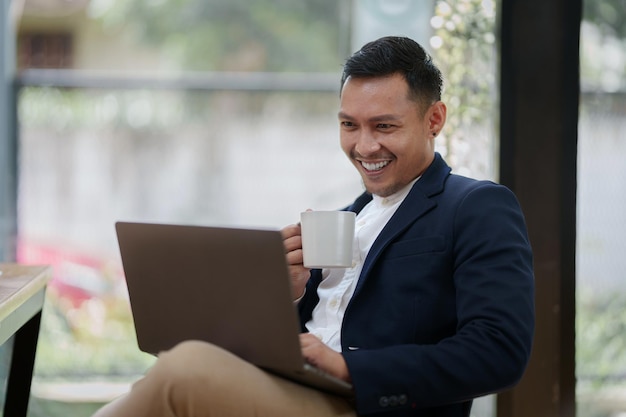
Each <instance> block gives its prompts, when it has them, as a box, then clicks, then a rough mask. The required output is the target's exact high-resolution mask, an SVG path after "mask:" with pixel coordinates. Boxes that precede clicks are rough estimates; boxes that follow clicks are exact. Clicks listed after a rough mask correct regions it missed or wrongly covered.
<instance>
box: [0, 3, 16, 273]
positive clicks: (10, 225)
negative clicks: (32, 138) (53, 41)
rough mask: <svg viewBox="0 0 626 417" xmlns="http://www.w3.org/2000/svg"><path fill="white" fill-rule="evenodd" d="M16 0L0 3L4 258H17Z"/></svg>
mask: <svg viewBox="0 0 626 417" xmlns="http://www.w3.org/2000/svg"><path fill="white" fill-rule="evenodd" d="M11 5H12V0H3V1H2V2H1V4H0V10H1V12H0V13H1V16H0V45H1V46H2V48H1V51H2V52H1V53H2V57H1V58H2V59H1V60H0V261H4V262H9V261H14V260H15V258H16V241H17V110H16V106H17V104H16V90H15V81H14V80H15V27H14V23H15V22H14V21H13V18H12V15H11Z"/></svg>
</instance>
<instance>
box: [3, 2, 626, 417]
mask: <svg viewBox="0 0 626 417" xmlns="http://www.w3.org/2000/svg"><path fill="white" fill-rule="evenodd" d="M12 3H13V4H12V7H13V10H12V11H13V13H14V16H15V19H16V28H17V35H16V40H17V48H16V64H17V67H18V71H19V74H18V91H17V98H16V100H17V118H18V140H19V154H18V158H19V160H18V162H19V175H18V178H19V183H18V201H19V204H18V222H19V224H18V229H19V234H18V242H17V258H18V261H19V262H22V263H28V264H31V263H32V264H42V263H45V264H51V265H52V266H53V271H54V278H53V280H52V282H51V283H50V286H49V289H48V292H47V299H46V306H45V309H44V315H43V323H42V327H41V335H40V342H39V347H38V356H37V362H36V365H35V379H34V381H33V387H32V401H31V406H30V411H29V415H30V416H32V417H39V416H41V417H43V416H65V417H79V416H88V415H90V413H91V412H93V410H95V409H96V408H97V407H99V406H100V404H102V403H103V402H107V401H110V400H111V399H112V398H114V397H115V396H116V395H119V394H120V393H122V392H124V391H125V390H127V389H128V386H129V385H130V384H131V383H132V382H134V381H135V380H136V379H137V378H139V377H140V376H141V375H142V374H143V373H144V372H145V370H146V369H147V368H148V367H149V366H150V365H151V363H152V362H153V358H152V357H150V356H149V355H147V354H143V353H141V352H139V351H138V349H137V346H136V340H135V335H134V330H133V325H132V317H131V313H130V309H129V305H128V300H127V293H126V286H125V282H124V276H123V271H122V269H121V263H120V259H119V254H118V249H117V241H116V238H115V233H114V223H115V221H117V220H136V221H152V222H164V223H185V224H199V225H234V226H252V227H264V228H280V227H282V226H284V225H286V224H289V223H292V222H296V221H297V220H298V218H299V213H300V211H303V210H306V209H307V208H313V209H334V208H340V207H343V206H345V205H347V204H349V203H350V202H351V201H352V200H353V199H354V198H355V197H356V196H357V195H358V194H360V192H361V191H362V186H361V183H360V180H359V177H358V175H357V174H356V172H355V171H354V169H353V168H352V166H351V164H350V163H349V162H348V160H347V158H346V157H345V156H344V155H343V154H342V152H341V150H340V148H339V144H338V132H337V127H338V124H337V120H336V113H337V110H338V103H339V101H338V89H339V80H340V74H341V68H342V64H343V62H344V60H345V59H346V58H347V57H348V56H349V55H350V54H351V53H352V52H353V51H355V50H357V49H358V48H359V47H360V46H362V45H363V44H364V43H365V42H368V41H370V40H373V39H375V38H378V37H379V36H384V35H406V36H410V37H413V38H414V39H416V40H417V41H418V42H420V43H421V44H422V45H424V46H425V47H426V48H427V49H428V50H429V52H430V53H431V54H432V55H433V58H434V60H435V62H436V63H437V64H438V65H439V67H440V68H441V69H442V72H443V73H444V77H445V85H446V87H445V92H444V100H445V101H446V102H447V104H448V108H449V119H448V123H447V126H446V129H445V130H444V131H443V132H442V135H441V136H440V137H439V138H438V139H437V150H438V151H439V152H440V153H442V155H443V156H444V157H445V158H446V160H447V161H448V163H449V164H450V165H451V166H452V167H453V170H454V171H455V172H456V173H458V174H462V175H469V176H474V177H477V178H482V179H493V180H496V181H497V180H498V178H497V172H498V163H499V162H498V160H497V155H498V144H497V131H498V130H497V129H498V95H499V92H498V79H497V66H498V55H497V36H498V35H497V34H498V27H497V22H498V19H497V12H498V7H499V3H498V1H495V0H450V1H435V0H420V1H411V0H133V1H122V0H17V1H16V0H13V2H12ZM581 71H582V74H581V77H582V78H581V89H582V94H581V103H580V126H579V144H578V147H579V150H578V151H579V162H578V171H579V172H578V197H577V199H578V202H577V205H578V207H577V210H578V223H577V229H578V230H577V233H578V237H577V239H578V240H577V265H576V268H577V285H578V287H577V323H576V326H577V328H576V331H577V340H576V350H577V370H576V374H577V379H578V383H577V402H578V416H579V417H624V416H626V337H625V336H624V334H626V280H625V279H624V278H625V277H624V272H623V271H624V270H626V257H624V256H623V254H624V252H625V251H626V243H625V240H624V239H623V236H624V235H626V220H625V218H624V215H623V213H624V212H626V211H625V210H626V186H624V185H623V184H625V183H626V163H624V155H626V135H624V133H623V132H624V131H626V118H625V116H626V3H625V2H624V0H586V1H585V3H584V22H583V25H582V35H581ZM537 134H539V135H540V134H541V132H537ZM528 169H532V167H528ZM175 279H176V277H172V285H175ZM164 308H167V306H164ZM473 415H474V416H477V417H478V416H480V417H490V416H494V415H495V411H494V407H493V398H492V397H485V398H483V399H481V400H479V401H478V402H477V403H476V406H475V408H474V411H473Z"/></svg>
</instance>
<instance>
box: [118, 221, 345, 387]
mask: <svg viewBox="0 0 626 417" xmlns="http://www.w3.org/2000/svg"><path fill="white" fill-rule="evenodd" d="M115 228H116V232H117V239H118V244H119V249H120V254H121V258H122V265H123V268H124V274H125V276H126V284H127V287H128V294H129V297H130V306H131V311H132V316H133V320H134V325H135V331H136V334H137V343H138V346H139V349H140V350H142V351H144V352H147V353H150V354H153V355H158V354H159V352H161V351H164V350H167V349H170V348H172V347H173V346H175V345H176V344H178V343H179V342H182V341H184V340H191V339H193V340H203V341H206V342H209V343H212V344H215V345H217V346H220V347H222V348H223V349H226V350H228V351H230V352H232V353H234V354H235V355H237V356H239V357H241V358H242V359H244V360H246V361H248V362H250V363H252V364H254V365H256V366H258V367H260V368H262V369H264V370H267V371H269V372H272V373H275V374H278V375H281V376H283V377H285V378H288V379H291V380H293V381H296V382H299V383H302V384H305V385H308V386H311V387H314V388H317V389H320V390H323V391H327V392H330V393H333V394H337V395H342V396H351V395H353V392H352V386H351V384H349V383H346V382H345V381H342V380H340V379H338V378H335V377H333V376H331V375H328V374H326V373H324V372H323V371H321V370H319V369H317V368H315V367H313V366H312V365H310V364H308V363H307V362H306V361H305V359H304V357H303V356H302V353H301V351H300V340H299V336H298V334H299V333H300V325H299V320H298V313H297V310H296V307H295V306H294V304H293V301H292V296H291V284H290V278H289V272H288V267H287V262H286V259H285V250H284V246H283V241H282V236H281V234H280V231H278V230H264V229H244V228H229V227H208V226H193V225H173V224H155V223H137V222H117V223H116V224H115Z"/></svg>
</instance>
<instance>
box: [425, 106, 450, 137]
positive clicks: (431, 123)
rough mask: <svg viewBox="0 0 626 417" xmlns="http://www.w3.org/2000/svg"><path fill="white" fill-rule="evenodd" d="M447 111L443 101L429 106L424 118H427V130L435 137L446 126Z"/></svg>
mask: <svg viewBox="0 0 626 417" xmlns="http://www.w3.org/2000/svg"><path fill="white" fill-rule="evenodd" d="M447 112H448V109H447V107H446V105H445V104H444V103H443V101H438V102H436V103H434V104H433V105H432V106H430V109H428V113H427V114H426V117H428V128H429V130H430V131H431V132H433V133H435V136H436V135H438V134H439V132H441V130H442V129H443V126H444V125H445V124H446V115H447Z"/></svg>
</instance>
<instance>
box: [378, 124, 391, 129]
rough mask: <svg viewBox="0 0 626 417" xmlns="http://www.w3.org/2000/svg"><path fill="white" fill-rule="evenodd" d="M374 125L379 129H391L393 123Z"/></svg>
mask: <svg viewBox="0 0 626 417" xmlns="http://www.w3.org/2000/svg"><path fill="white" fill-rule="evenodd" d="M376 127H378V128H379V129H391V128H392V127H393V125H390V124H389V123H379V124H378V125H377V126H376Z"/></svg>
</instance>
